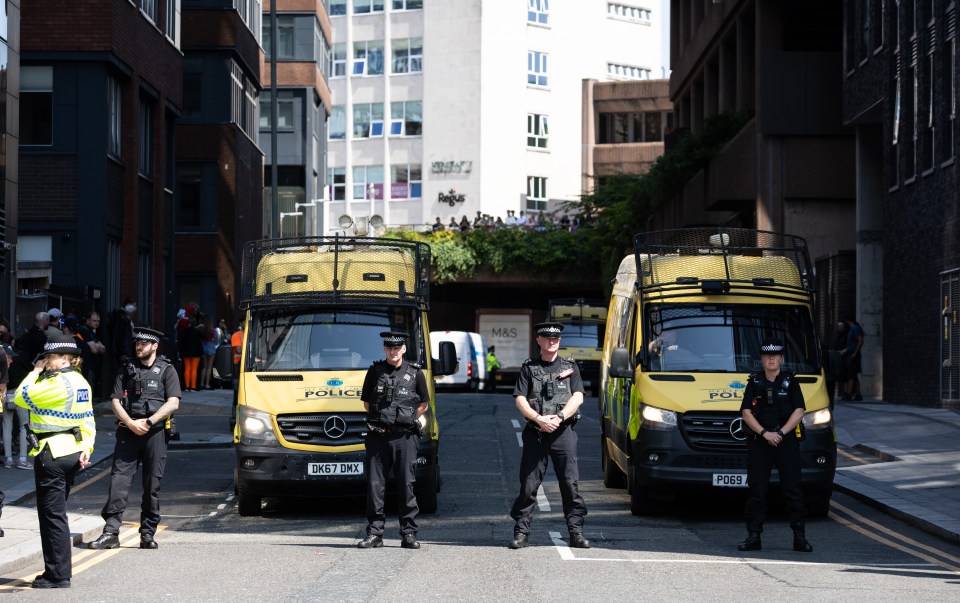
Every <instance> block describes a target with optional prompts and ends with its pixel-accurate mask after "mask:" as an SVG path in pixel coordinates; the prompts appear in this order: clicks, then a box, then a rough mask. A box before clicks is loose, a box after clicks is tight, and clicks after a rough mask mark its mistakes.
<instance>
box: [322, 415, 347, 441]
mask: <svg viewBox="0 0 960 603" xmlns="http://www.w3.org/2000/svg"><path fill="white" fill-rule="evenodd" d="M323 433H325V434H327V437H328V438H330V439H331V440H336V439H339V438H342V437H343V434H345V433H347V422H346V421H344V420H343V419H342V418H341V417H339V416H338V415H333V416H331V417H329V418H327V420H326V421H324V422H323Z"/></svg>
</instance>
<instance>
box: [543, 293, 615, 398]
mask: <svg viewBox="0 0 960 603" xmlns="http://www.w3.org/2000/svg"><path fill="white" fill-rule="evenodd" d="M547 315H548V317H549V320H552V321H556V322H559V323H560V324H562V325H563V337H562V338H561V339H560V351H559V352H558V353H559V354H560V356H562V357H564V358H572V359H573V360H575V361H576V363H577V367H579V369H580V378H581V379H583V387H584V389H585V390H587V391H589V392H591V394H592V395H594V396H595V395H597V393H598V392H599V390H600V359H601V358H602V357H603V337H604V332H605V328H606V321H607V307H606V305H605V304H604V303H603V302H602V301H601V300H599V299H584V298H582V297H581V298H559V299H551V300H550V302H549V311H548V313H547Z"/></svg>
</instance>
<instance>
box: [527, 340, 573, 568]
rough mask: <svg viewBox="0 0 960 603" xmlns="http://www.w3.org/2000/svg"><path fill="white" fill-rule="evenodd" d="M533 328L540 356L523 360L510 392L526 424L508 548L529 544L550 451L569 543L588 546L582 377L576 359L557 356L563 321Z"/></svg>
mask: <svg viewBox="0 0 960 603" xmlns="http://www.w3.org/2000/svg"><path fill="white" fill-rule="evenodd" d="M536 331H537V345H539V346H540V357H539V358H529V359H527V360H525V361H524V363H523V366H522V367H521V368H520V377H519V378H518V379H517V385H516V387H515V388H514V390H513V395H514V396H516V403H517V409H518V410H519V411H520V414H522V415H523V418H525V419H526V420H527V425H526V427H524V429H523V434H522V436H521V437H522V439H523V454H522V456H521V458H520V494H519V495H518V496H517V499H516V500H515V501H514V502H513V508H512V509H511V510H510V517H512V518H513V519H514V521H516V525H515V526H514V528H513V540H512V541H511V542H510V548H511V549H520V548H523V547H525V546H527V542H528V538H529V534H530V520H531V519H532V517H533V507H534V505H535V504H536V497H537V490H538V489H539V488H540V484H541V483H542V482H543V474H544V473H545V472H546V470H547V456H548V455H549V457H550V458H551V459H552V460H553V469H554V471H555V472H556V474H557V480H559V482H560V496H561V498H562V499H563V515H564V517H565V518H566V520H567V530H568V531H569V532H570V546H571V547H574V548H579V549H588V548H590V542H589V541H588V540H587V539H586V538H584V537H583V517H584V516H585V515H586V514H587V507H586V505H584V503H583V498H582V497H581V496H580V493H579V492H578V491H577V480H578V479H579V471H578V469H577V434H576V433H574V431H573V425H574V424H575V423H576V421H577V419H578V418H579V415H578V414H577V409H579V408H580V405H581V404H582V403H583V381H581V379H580V371H579V369H578V368H577V363H576V362H575V361H573V360H570V359H566V358H559V357H558V354H557V352H558V350H559V348H560V333H561V332H562V331H563V325H562V324H560V323H558V322H544V323H540V324H538V325H537V326H536Z"/></svg>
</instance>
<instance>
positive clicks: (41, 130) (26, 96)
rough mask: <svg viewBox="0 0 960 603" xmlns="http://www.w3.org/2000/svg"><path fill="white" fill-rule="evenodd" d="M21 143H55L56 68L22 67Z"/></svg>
mask: <svg viewBox="0 0 960 603" xmlns="http://www.w3.org/2000/svg"><path fill="white" fill-rule="evenodd" d="M20 144H22V145H51V144H53V67H34V66H23V67H21V68H20Z"/></svg>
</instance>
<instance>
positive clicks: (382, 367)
mask: <svg viewBox="0 0 960 603" xmlns="http://www.w3.org/2000/svg"><path fill="white" fill-rule="evenodd" d="M360 399H361V400H363V401H364V402H366V403H367V404H368V405H369V410H368V411H367V425H368V431H367V437H366V440H365V442H364V444H365V447H366V450H367V459H366V467H367V520H368V522H369V525H368V526H367V535H368V536H383V529H384V521H385V517H386V516H385V514H384V509H383V507H384V493H385V491H386V485H387V477H388V476H389V475H390V471H391V470H392V471H393V473H394V477H395V479H396V486H397V498H398V506H399V516H400V535H401V536H406V535H408V534H409V535H411V536H413V535H416V533H417V521H416V517H417V513H419V511H420V508H419V507H418V506H417V498H416V496H415V495H414V493H413V484H414V482H415V480H416V476H415V468H416V463H417V448H418V442H419V434H420V430H419V424H418V423H417V407H418V406H419V405H420V404H422V403H424V402H427V401H429V400H430V392H429V390H428V389H427V380H426V378H425V377H424V376H423V372H422V371H421V370H420V367H418V366H417V365H415V364H410V363H408V362H406V361H403V363H402V364H401V365H400V366H399V367H394V366H392V365H390V364H389V363H387V362H386V361H385V360H378V361H377V362H374V363H373V365H372V366H371V367H370V368H369V369H368V370H367V375H366V378H365V379H364V381H363V390H362V391H361V394H360Z"/></svg>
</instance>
